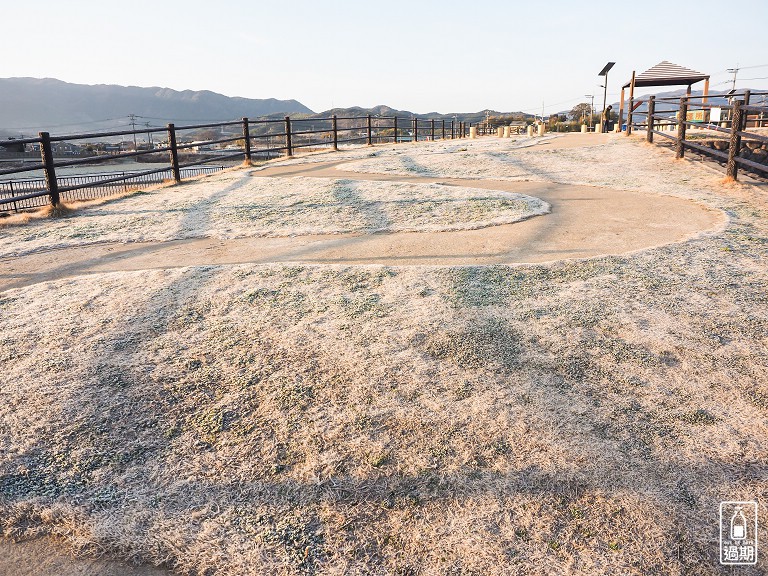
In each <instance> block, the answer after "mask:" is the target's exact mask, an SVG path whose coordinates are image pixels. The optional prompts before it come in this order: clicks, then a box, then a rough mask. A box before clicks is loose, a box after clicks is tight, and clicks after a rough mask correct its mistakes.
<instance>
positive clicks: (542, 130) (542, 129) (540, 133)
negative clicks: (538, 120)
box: [539, 124, 544, 136]
mask: <svg viewBox="0 0 768 576" xmlns="http://www.w3.org/2000/svg"><path fill="white" fill-rule="evenodd" d="M539 136H544V124H539Z"/></svg>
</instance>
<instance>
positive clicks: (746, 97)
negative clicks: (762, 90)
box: [741, 90, 752, 132]
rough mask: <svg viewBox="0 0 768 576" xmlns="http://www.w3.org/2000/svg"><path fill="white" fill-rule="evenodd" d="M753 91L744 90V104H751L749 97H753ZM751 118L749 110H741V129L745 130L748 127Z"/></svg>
mask: <svg viewBox="0 0 768 576" xmlns="http://www.w3.org/2000/svg"><path fill="white" fill-rule="evenodd" d="M751 96H752V95H751V91H750V90H744V102H743V103H742V106H749V99H750V98H751ZM748 120H749V110H742V111H741V131H742V132H744V131H745V130H746V129H747V121H748Z"/></svg>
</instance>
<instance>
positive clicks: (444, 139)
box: [442, 118, 445, 140]
mask: <svg viewBox="0 0 768 576" xmlns="http://www.w3.org/2000/svg"><path fill="white" fill-rule="evenodd" d="M442 139H443V140H445V118H443V138H442Z"/></svg>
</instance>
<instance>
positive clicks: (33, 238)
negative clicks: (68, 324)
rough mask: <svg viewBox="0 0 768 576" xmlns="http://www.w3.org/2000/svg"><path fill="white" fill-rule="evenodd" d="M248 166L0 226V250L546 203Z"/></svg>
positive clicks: (410, 226)
mask: <svg viewBox="0 0 768 576" xmlns="http://www.w3.org/2000/svg"><path fill="white" fill-rule="evenodd" d="M250 174H251V172H250V171H248V170H243V171H239V172H227V173H225V174H221V175H216V176H212V177H210V178H206V179H203V180H199V181H196V182H193V183H190V184H184V185H181V186H174V187H168V188H160V189H156V190H153V191H149V192H141V193H138V194H134V195H130V196H127V197H125V198H121V199H118V200H114V201H110V202H105V203H100V204H99V205H97V206H91V207H86V208H83V209H79V210H75V211H73V212H70V213H69V215H68V216H67V217H65V218H58V219H36V220H32V221H29V222H27V223H25V224H23V225H14V226H5V227H0V242H1V243H0V256H7V255H18V254H24V253H27V252H32V251H35V250H40V249H43V248H53V247H62V246H79V245H84V244H91V243H96V242H150V241H163V240H175V239H183V238H203V237H206V238H220V239H227V238H244V237H254V236H301V235H308V234H339V233H345V232H346V233H349V232H355V233H373V232H412V231H422V232H437V231H445V230H468V229H476V228H483V227H487V226H494V225H498V224H510V223H512V222H517V221H519V220H522V219H525V218H529V217H531V216H535V215H540V214H545V213H546V212H547V211H548V210H549V205H548V204H547V203H546V202H543V201H542V200H539V199H537V198H533V197H531V196H526V195H523V194H515V193H510V192H503V191H492V190H490V191H489V190H480V189H473V188H466V187H456V186H445V185H440V184H411V183H397V182H391V183H390V182H365V181H356V180H349V179H336V180H332V179H320V178H255V177H252V176H251V175H250ZM0 225H2V221H0Z"/></svg>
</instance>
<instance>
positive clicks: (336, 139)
mask: <svg viewBox="0 0 768 576" xmlns="http://www.w3.org/2000/svg"><path fill="white" fill-rule="evenodd" d="M331 126H332V129H333V149H334V150H338V149H339V126H338V124H337V122H336V114H334V115H333V116H332V117H331Z"/></svg>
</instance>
